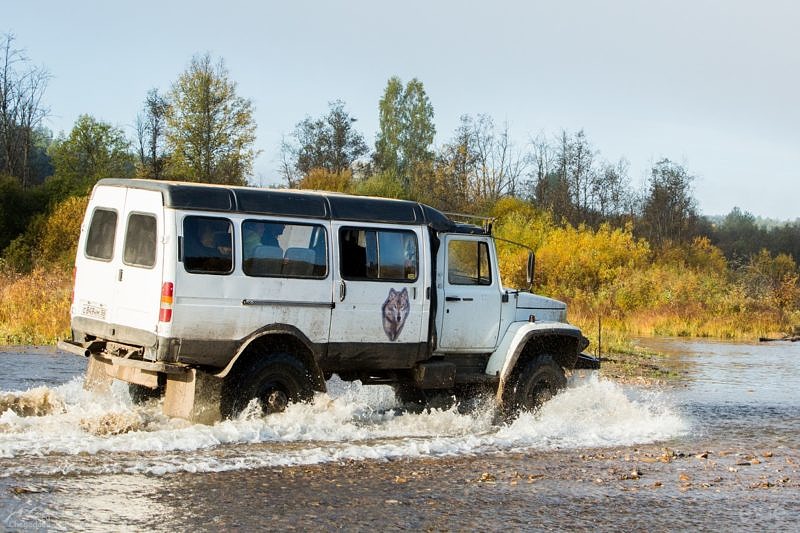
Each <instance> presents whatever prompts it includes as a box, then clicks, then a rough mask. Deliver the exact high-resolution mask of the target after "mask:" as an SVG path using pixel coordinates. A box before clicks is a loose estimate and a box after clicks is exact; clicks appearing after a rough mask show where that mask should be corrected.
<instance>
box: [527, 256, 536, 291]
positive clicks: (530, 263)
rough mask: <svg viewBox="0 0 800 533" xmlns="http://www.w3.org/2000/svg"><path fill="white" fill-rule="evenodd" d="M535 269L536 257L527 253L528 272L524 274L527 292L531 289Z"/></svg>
mask: <svg viewBox="0 0 800 533" xmlns="http://www.w3.org/2000/svg"><path fill="white" fill-rule="evenodd" d="M535 269H536V256H535V255H533V252H528V270H527V272H526V274H527V276H526V280H527V282H528V290H530V289H531V288H532V287H533V273H534V271H535Z"/></svg>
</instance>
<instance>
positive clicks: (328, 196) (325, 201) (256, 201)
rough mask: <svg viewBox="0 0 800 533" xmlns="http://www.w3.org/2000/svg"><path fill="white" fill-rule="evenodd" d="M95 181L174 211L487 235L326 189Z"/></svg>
mask: <svg viewBox="0 0 800 533" xmlns="http://www.w3.org/2000/svg"><path fill="white" fill-rule="evenodd" d="M97 185H106V186H112V187H128V188H134V189H145V190H150V191H158V192H160V193H161V196H162V197H163V199H164V206H165V207H171V208H174V209H197V210H201V211H223V212H224V211H227V212H240V213H252V214H257V215H274V216H293V217H302V218H317V219H327V220H331V219H335V220H352V221H355V222H389V223H394V224H426V225H428V226H430V227H431V228H433V229H434V230H435V231H447V232H455V233H472V234H485V233H487V232H486V231H485V230H484V229H483V228H481V227H479V226H473V225H467V224H456V223H455V222H453V221H452V220H450V219H449V218H447V216H446V215H445V214H444V213H442V212H441V211H438V210H436V209H434V208H432V207H430V206H428V205H425V204H421V203H419V202H412V201H409V200H394V199H390V198H374V197H369V196H351V195H346V194H339V193H333V192H324V191H313V192H312V191H300V190H295V189H259V188H255V187H233V186H226V185H209V184H200V183H184V182H174V181H156V180H143V179H102V180H100V181H99V182H97Z"/></svg>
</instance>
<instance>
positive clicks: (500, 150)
mask: <svg viewBox="0 0 800 533" xmlns="http://www.w3.org/2000/svg"><path fill="white" fill-rule="evenodd" d="M527 165H528V158H527V157H526V156H524V155H523V154H522V153H521V152H520V151H519V150H517V149H515V148H514V146H513V143H512V142H511V139H510V136H509V133H508V125H507V124H505V125H504V126H503V129H502V130H501V131H500V132H499V133H498V132H497V131H496V129H495V126H494V121H493V120H492V118H491V117H490V116H488V115H478V116H477V117H474V118H473V117H471V116H469V115H462V116H461V124H460V125H459V127H458V128H457V129H456V132H455V137H454V139H453V141H452V142H450V143H448V144H446V145H445V146H443V147H442V149H441V150H440V152H439V156H438V158H437V160H436V170H435V172H434V175H433V176H432V177H430V178H429V179H427V180H425V183H422V184H419V185H418V186H417V187H416V188H417V189H419V190H420V192H421V193H422V194H421V197H422V198H426V199H427V198H430V197H433V198H436V199H437V200H439V201H440V202H441V204H437V205H442V206H444V207H443V208H445V209H456V210H463V209H465V208H469V207H471V208H472V210H473V211H474V210H475V208H476V206H477V207H478V208H479V209H481V208H488V207H490V206H491V205H492V204H494V203H496V202H497V200H499V199H500V198H501V197H503V196H506V195H511V196H513V195H514V194H516V192H517V185H518V182H519V179H520V178H521V176H522V175H523V173H524V172H525V169H526V167H527Z"/></svg>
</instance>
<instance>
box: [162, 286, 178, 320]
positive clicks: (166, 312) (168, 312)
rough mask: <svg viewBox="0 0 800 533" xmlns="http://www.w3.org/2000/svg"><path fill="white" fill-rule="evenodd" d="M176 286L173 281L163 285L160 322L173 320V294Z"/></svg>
mask: <svg viewBox="0 0 800 533" xmlns="http://www.w3.org/2000/svg"><path fill="white" fill-rule="evenodd" d="M174 291H175V285H174V284H173V283H172V282H171V281H166V282H164V283H163V284H162V285H161V307H160V308H159V310H158V321H159V322H170V321H171V320H172V300H173V298H172V294H173V292H174Z"/></svg>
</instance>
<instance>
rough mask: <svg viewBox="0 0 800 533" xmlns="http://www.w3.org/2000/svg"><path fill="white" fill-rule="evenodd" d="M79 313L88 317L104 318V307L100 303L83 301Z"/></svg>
mask: <svg viewBox="0 0 800 533" xmlns="http://www.w3.org/2000/svg"><path fill="white" fill-rule="evenodd" d="M81 314H82V315H83V316H88V317H89V318H96V319H98V320H105V319H106V308H105V307H103V306H102V305H98V304H93V303H92V302H84V303H83V306H81Z"/></svg>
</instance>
